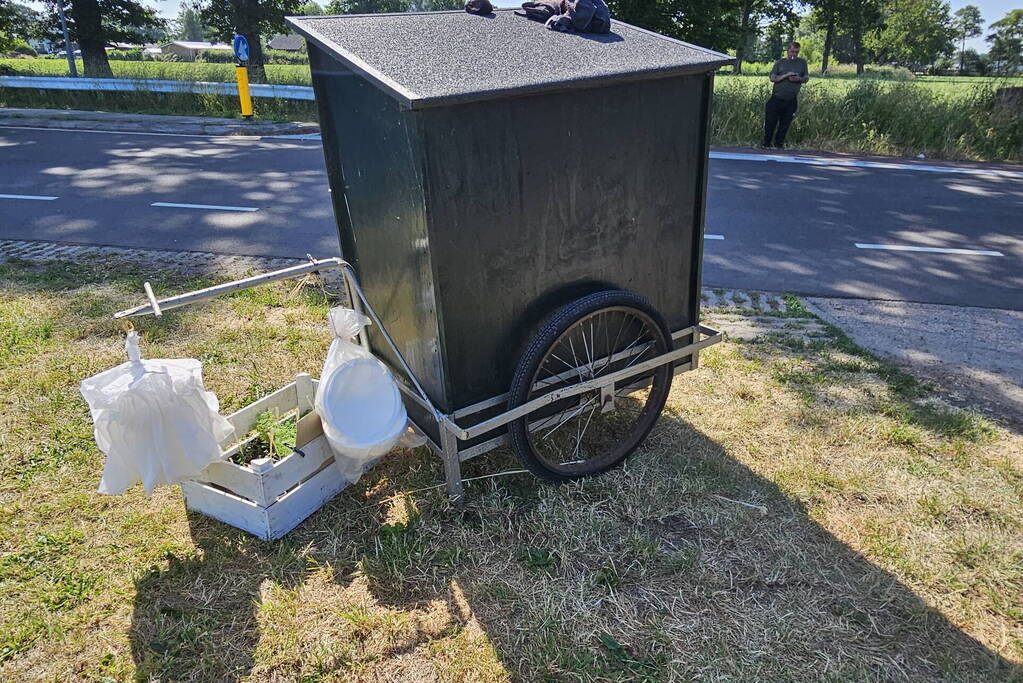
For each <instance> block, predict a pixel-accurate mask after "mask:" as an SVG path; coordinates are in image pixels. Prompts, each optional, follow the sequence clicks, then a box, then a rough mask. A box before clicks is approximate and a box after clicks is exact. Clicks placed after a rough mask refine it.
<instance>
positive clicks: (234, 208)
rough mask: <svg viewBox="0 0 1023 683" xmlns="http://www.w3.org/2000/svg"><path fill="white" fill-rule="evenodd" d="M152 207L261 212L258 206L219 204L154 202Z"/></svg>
mask: <svg viewBox="0 0 1023 683" xmlns="http://www.w3.org/2000/svg"><path fill="white" fill-rule="evenodd" d="M150 206H163V207H167V208H171V209H206V210H209V211H259V207H258V206H220V205H217V204H177V203H175V202H153V203H152V204H150Z"/></svg>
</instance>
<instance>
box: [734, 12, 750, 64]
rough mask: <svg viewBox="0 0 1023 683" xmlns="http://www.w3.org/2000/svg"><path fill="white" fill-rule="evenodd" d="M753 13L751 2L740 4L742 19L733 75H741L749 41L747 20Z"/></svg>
mask: <svg viewBox="0 0 1023 683" xmlns="http://www.w3.org/2000/svg"><path fill="white" fill-rule="evenodd" d="M752 13H753V0H745V1H744V2H743V3H742V18H741V19H740V20H739V44H738V45H737V46H736V48H735V70H734V71H735V73H737V74H741V73H742V60H743V58H744V57H745V56H746V43H747V42H748V41H749V18H750V14H752Z"/></svg>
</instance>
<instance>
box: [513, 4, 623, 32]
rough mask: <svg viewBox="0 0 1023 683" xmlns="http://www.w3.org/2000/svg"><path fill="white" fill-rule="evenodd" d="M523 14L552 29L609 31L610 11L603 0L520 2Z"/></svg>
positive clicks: (564, 30)
mask: <svg viewBox="0 0 1023 683" xmlns="http://www.w3.org/2000/svg"><path fill="white" fill-rule="evenodd" d="M522 10H523V12H525V14H524V15H522V16H526V17H528V18H530V19H536V20H537V21H542V22H544V23H545V25H546V26H547V28H549V29H551V30H552V31H563V32H568V31H578V32H579V33H610V32H611V12H610V10H608V8H607V3H605V2H604V0H538V1H530V2H524V3H522Z"/></svg>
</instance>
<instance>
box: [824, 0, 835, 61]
mask: <svg viewBox="0 0 1023 683" xmlns="http://www.w3.org/2000/svg"><path fill="white" fill-rule="evenodd" d="M826 12H827V13H826V14H825V16H826V17H827V20H826V21H827V23H826V24H825V26H824V58H823V59H822V60H821V73H822V74H826V73H828V59H829V58H830V57H831V43H832V42H833V41H834V39H835V6H834V4H833V3H831V2H829V3H828V5H827V10H826Z"/></svg>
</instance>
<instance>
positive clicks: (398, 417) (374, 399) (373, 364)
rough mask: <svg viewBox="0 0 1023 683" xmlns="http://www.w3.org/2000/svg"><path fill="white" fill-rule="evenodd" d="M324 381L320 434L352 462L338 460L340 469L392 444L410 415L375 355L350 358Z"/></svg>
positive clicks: (396, 387)
mask: <svg viewBox="0 0 1023 683" xmlns="http://www.w3.org/2000/svg"><path fill="white" fill-rule="evenodd" d="M323 381H324V387H323V406H324V411H323V413H325V414H321V415H320V418H321V421H322V423H323V433H324V434H325V435H326V437H327V441H328V442H329V443H330V446H331V448H332V449H333V450H334V452H335V454H336V455H338V456H343V459H344V460H346V461H351V462H349V463H347V464H346V463H344V462H342V458H341V457H339V458H337V460H338V465H339V466H340V467H341V468H342V470H345V469H348V465H349V464H351V465H354V464H355V463H356V462H358V463H366V464H368V461H369V460H371V459H373V458H376V457H379V456H381V455H383V454H385V453H387V452H388V451H389V450H391V449H392V448H393V447H394V444H395V443H397V441H398V439H399V438H400V437H401V435H402V434H403V433H404V432H405V428H406V425H407V422H408V416H407V415H406V413H405V406H404V404H403V403H402V401H401V392H400V391H399V390H398V386H397V384H396V383H395V381H394V378H393V377H391V373H390V372H389V371H388V370H387V368H386V366H384V365H383V364H382V363H381V362H380V361H378V360H377V359H375V358H353V359H351V360H349V361H347V362H345V363H342V364H341V365H340V366H338V367H337V368H336V369H335V370H334V371H333V372H332V373H330V375H329V376H328V377H326V378H325V379H324V380H323ZM353 474H355V473H354V472H353ZM359 474H361V472H359Z"/></svg>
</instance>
